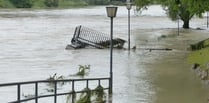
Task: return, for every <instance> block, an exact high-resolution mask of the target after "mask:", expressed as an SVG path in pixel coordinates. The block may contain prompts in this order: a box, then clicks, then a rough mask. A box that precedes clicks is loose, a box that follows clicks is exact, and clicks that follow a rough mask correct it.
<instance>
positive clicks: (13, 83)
mask: <svg viewBox="0 0 209 103" xmlns="http://www.w3.org/2000/svg"><path fill="white" fill-rule="evenodd" d="M107 79H109V78H84V79H63V80H35V81H26V82H12V83H3V84H0V87H4V86H13V85H18V84H21V85H22V84H33V83H44V82H45V83H47V82H52V81H53V82H69V81H87V80H90V81H93V80H107Z"/></svg>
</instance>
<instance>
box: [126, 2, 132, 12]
mask: <svg viewBox="0 0 209 103" xmlns="http://www.w3.org/2000/svg"><path fill="white" fill-rule="evenodd" d="M131 6H132V4H131V3H130V2H127V3H126V8H127V9H128V10H131Z"/></svg>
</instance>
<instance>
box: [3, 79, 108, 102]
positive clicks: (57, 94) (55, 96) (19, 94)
mask: <svg viewBox="0 0 209 103" xmlns="http://www.w3.org/2000/svg"><path fill="white" fill-rule="evenodd" d="M104 80H106V81H108V82H109V81H110V78H86V79H64V80H39V81H27V82H15V83H5V84H0V88H2V87H10V86H16V88H17V98H16V100H13V101H12V100H11V101H10V102H9V103H22V102H26V101H30V100H35V103H38V100H39V99H40V98H47V97H53V98H54V103H57V96H61V95H68V94H74V93H84V92H87V91H85V90H80V91H76V90H75V83H76V82H79V81H84V82H85V84H86V88H89V82H90V81H97V85H98V86H101V81H104ZM59 82H62V83H64V82H65V83H69V82H70V83H72V84H71V86H72V87H71V92H64V93H58V92H57V89H58V87H57V85H58V83H59ZM40 83H53V84H54V85H53V89H54V91H53V94H48V95H39V93H38V91H39V84H40ZM31 84H34V86H35V90H34V94H35V95H34V96H33V97H30V98H25V99H22V98H21V90H22V89H24V88H21V87H22V85H24V86H25V85H31ZM104 89H105V90H106V89H108V90H109V85H108V87H106V88H104ZM92 91H94V90H92ZM2 94H3V93H1V97H3V95H2ZM72 96H73V95H72ZM74 102H75V100H74V98H73V97H72V103H74Z"/></svg>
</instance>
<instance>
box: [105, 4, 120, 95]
mask: <svg viewBox="0 0 209 103" xmlns="http://www.w3.org/2000/svg"><path fill="white" fill-rule="evenodd" d="M117 9H118V7H116V6H108V7H106V11H107V16H108V17H110V26H111V27H110V81H109V93H110V94H112V87H113V72H112V51H113V41H112V39H113V18H114V17H116V13H117Z"/></svg>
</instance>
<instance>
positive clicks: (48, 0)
mask: <svg viewBox="0 0 209 103" xmlns="http://www.w3.org/2000/svg"><path fill="white" fill-rule="evenodd" d="M44 4H45V5H46V6H47V7H58V5H59V0H45V1H44Z"/></svg>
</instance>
